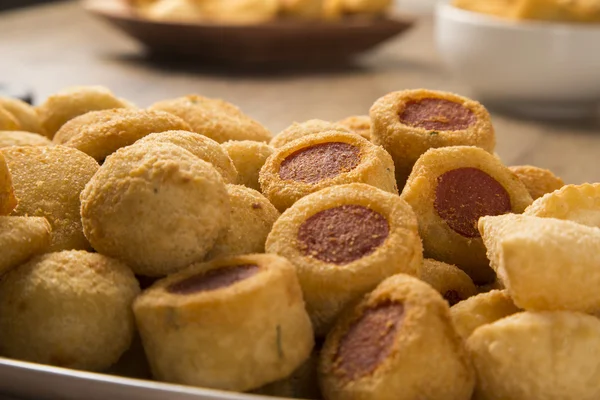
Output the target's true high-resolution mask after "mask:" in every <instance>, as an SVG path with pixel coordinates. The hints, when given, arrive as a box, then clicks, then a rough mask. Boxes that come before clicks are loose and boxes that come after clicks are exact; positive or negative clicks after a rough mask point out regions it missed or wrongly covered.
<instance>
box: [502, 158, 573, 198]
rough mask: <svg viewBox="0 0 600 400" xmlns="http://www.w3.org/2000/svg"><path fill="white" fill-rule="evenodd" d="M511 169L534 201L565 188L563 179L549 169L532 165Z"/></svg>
mask: <svg viewBox="0 0 600 400" xmlns="http://www.w3.org/2000/svg"><path fill="white" fill-rule="evenodd" d="M509 169H510V170H511V171H512V172H513V173H514V174H515V175H517V176H518V177H519V179H520V180H521V182H523V184H524V185H525V187H526V188H527V190H529V194H530V195H531V198H533V200H536V199H539V198H540V197H542V196H543V195H545V194H548V193H552V192H554V191H555V190H558V189H560V188H561V187H563V186H565V182H564V181H563V180H562V179H560V178H559V177H558V176H556V175H554V174H553V173H552V171H550V170H547V169H543V168H538V167H532V166H531V165H521V166H516V167H509Z"/></svg>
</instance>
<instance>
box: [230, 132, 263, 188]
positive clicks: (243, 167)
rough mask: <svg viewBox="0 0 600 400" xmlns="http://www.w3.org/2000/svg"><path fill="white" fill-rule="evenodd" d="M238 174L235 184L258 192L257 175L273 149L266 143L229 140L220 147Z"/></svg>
mask: <svg viewBox="0 0 600 400" xmlns="http://www.w3.org/2000/svg"><path fill="white" fill-rule="evenodd" d="M221 146H222V147H223V148H224V149H225V151H226V152H227V154H229V157H230V158H231V160H232V161H233V164H234V165H235V168H236V170H237V172H238V178H237V183H238V184H240V185H244V186H247V187H249V188H251V189H254V190H258V191H260V183H258V175H259V173H260V170H261V168H262V167H263V165H265V162H266V161H267V158H269V157H270V156H271V154H273V152H274V151H275V149H274V148H273V147H271V146H269V145H268V144H266V143H262V142H253V141H251V140H241V141H237V140H231V141H229V142H225V143H223V144H222V145H221Z"/></svg>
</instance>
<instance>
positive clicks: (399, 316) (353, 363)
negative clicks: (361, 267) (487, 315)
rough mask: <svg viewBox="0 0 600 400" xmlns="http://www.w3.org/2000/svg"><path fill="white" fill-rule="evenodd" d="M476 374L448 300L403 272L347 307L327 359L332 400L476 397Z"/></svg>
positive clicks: (324, 371) (325, 379) (322, 374)
mask: <svg viewBox="0 0 600 400" xmlns="http://www.w3.org/2000/svg"><path fill="white" fill-rule="evenodd" d="M474 375H475V374H474V371H473V367H472V365H471V361H470V360H469V357H468V355H467V352H466V351H465V349H464V347H463V343H462V341H461V339H460V337H459V336H458V335H457V334H456V332H455V331H454V328H453V327H452V322H451V321H450V313H449V310H448V304H447V303H446V301H444V299H442V297H441V296H440V294H439V293H437V292H436V291H435V290H434V289H432V288H431V287H430V286H429V285H427V284H426V283H424V282H422V281H420V280H418V279H416V278H413V277H410V276H407V275H403V274H398V275H395V276H392V277H390V278H388V279H386V280H385V281H383V282H382V283H381V284H380V285H379V286H378V287H377V288H376V289H375V290H374V291H373V292H372V293H370V294H368V295H366V296H365V297H364V299H363V300H362V301H361V302H360V303H359V304H358V305H357V306H356V307H353V308H351V309H350V310H348V312H345V313H344V315H343V316H342V317H341V318H340V319H339V320H338V321H337V322H336V325H335V328H334V329H333V330H332V331H331V333H330V334H329V335H328V336H327V340H326V341H325V346H324V347H323V352H322V354H321V360H320V365H319V378H320V383H321V388H322V390H323V394H324V397H325V398H326V399H329V400H346V399H348V400H368V399H378V400H413V399H446V400H469V399H471V394H472V392H473V387H474V385H475V376H474Z"/></svg>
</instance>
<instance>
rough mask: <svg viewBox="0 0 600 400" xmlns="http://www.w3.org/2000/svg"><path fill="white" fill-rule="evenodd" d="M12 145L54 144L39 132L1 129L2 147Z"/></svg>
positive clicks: (0, 140)
mask: <svg viewBox="0 0 600 400" xmlns="http://www.w3.org/2000/svg"><path fill="white" fill-rule="evenodd" d="M11 146H52V142H51V141H50V139H48V138H47V137H46V136H42V135H39V134H37V133H30V132H23V131H0V148H3V147H11Z"/></svg>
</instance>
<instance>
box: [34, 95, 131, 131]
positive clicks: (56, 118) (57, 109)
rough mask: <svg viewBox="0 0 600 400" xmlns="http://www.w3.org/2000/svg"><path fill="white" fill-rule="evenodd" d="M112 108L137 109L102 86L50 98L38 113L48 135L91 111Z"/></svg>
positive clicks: (40, 106) (40, 107) (39, 108)
mask: <svg viewBox="0 0 600 400" xmlns="http://www.w3.org/2000/svg"><path fill="white" fill-rule="evenodd" d="M111 108H135V107H134V106H133V105H132V104H130V103H129V102H127V101H126V100H123V99H119V98H117V97H116V96H115V95H114V94H113V93H112V92H111V91H110V90H108V89H107V88H105V87H102V86H75V87H71V88H67V89H64V90H61V91H60V92H58V93H56V94H53V95H52V96H50V97H48V98H47V99H46V101H45V102H44V103H42V104H41V105H39V106H38V107H37V113H38V116H39V117H40V121H41V123H42V126H43V128H44V130H45V131H46V132H45V133H46V135H47V136H48V137H49V138H51V139H52V138H53V137H54V134H55V133H56V132H57V131H58V130H59V129H60V128H61V127H62V126H63V125H64V124H65V123H66V122H67V121H69V120H71V119H73V118H75V117H78V116H80V115H83V114H86V113H88V112H90V111H98V110H108V109H111Z"/></svg>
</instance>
